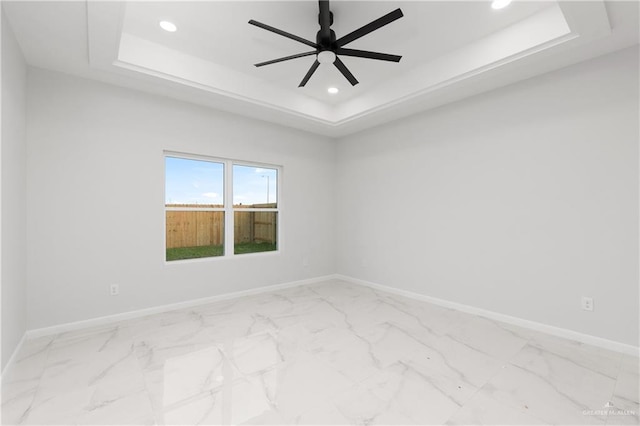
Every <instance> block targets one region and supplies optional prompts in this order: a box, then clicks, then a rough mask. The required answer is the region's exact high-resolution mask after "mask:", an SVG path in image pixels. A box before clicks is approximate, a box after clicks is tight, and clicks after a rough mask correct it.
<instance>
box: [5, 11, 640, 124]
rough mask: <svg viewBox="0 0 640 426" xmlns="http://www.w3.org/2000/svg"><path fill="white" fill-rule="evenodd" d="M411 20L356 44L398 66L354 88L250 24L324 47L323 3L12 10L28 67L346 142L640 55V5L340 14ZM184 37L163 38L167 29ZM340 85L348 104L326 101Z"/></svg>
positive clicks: (377, 71) (351, 21) (358, 62)
mask: <svg viewBox="0 0 640 426" xmlns="http://www.w3.org/2000/svg"><path fill="white" fill-rule="evenodd" d="M398 7H400V8H401V9H402V11H403V13H404V15H405V16H404V17H403V18H401V19H399V20H397V21H395V22H393V23H391V24H389V25H387V26H385V27H383V28H381V29H379V30H377V31H375V32H373V33H371V34H369V35H367V36H365V37H363V38H361V39H359V40H356V41H354V42H353V43H351V44H349V45H348V47H350V48H353V49H363V50H372V51H379V52H384V53H391V54H398V55H402V56H403V58H402V60H401V61H400V63H390V62H384V61H375V60H369V59H360V58H352V57H342V60H343V61H344V63H345V64H346V65H347V66H348V67H349V69H350V70H351V72H352V73H353V74H354V75H355V76H356V78H357V79H358V80H359V81H360V84H358V85H357V86H354V87H352V86H351V85H350V84H349V83H348V82H347V81H346V79H345V78H344V77H343V76H342V75H341V74H340V73H339V72H338V71H337V70H336V69H335V67H333V66H332V65H330V64H329V65H327V64H323V65H321V66H320V68H319V69H318V70H317V72H316V73H315V74H314V75H313V77H312V78H311V80H310V81H309V83H308V84H307V86H306V87H304V88H299V87H298V83H299V82H300V80H301V79H302V77H303V76H304V75H305V73H306V72H307V70H308V68H309V67H310V66H311V64H312V63H313V61H314V56H308V57H304V58H299V59H294V60H291V61H287V62H282V63H278V64H273V65H269V66H265V67H260V68H256V67H254V66H253V64H254V63H257V62H261V61H265V60H269V59H274V58H278V57H282V56H287V55H291V54H295V53H301V52H306V51H309V50H311V49H310V48H309V47H308V46H305V45H303V44H301V43H297V42H295V41H293V40H289V39H287V38H285V37H281V36H279V35H277V34H274V33H271V32H268V31H265V30H262V29H260V28H257V27H254V26H252V25H249V24H248V21H249V19H255V20H257V21H260V22H263V23H265V24H268V25H271V26H274V27H277V28H280V29H283V30H285V31H287V32H290V33H293V34H296V35H299V36H301V37H303V38H306V39H309V40H312V41H315V33H316V32H317V31H318V29H319V27H318V23H317V14H318V3H317V2H316V1H254V2H248V1H227V2H223V1H208V2H202V1H200V2H185V1H179V2H169V1H161V2H116V1H111V2H93V1H91V2H88V3H86V2H56V1H49V2H7V1H4V2H3V8H4V10H5V12H6V15H7V17H8V19H9V22H10V24H11V26H12V28H13V30H14V32H15V33H16V37H17V39H18V42H19V43H20V45H21V48H22V49H23V52H24V54H25V58H26V60H27V62H28V63H29V64H31V65H33V66H37V67H43V68H48V69H53V70H57V71H62V72H67V73H71V74H76V75H80V76H83V77H87V78H95V79H99V80H103V81H108V82H111V83H115V84H120V85H124V86H127V87H133V88H137V89H140V90H144V91H148V92H153V93H160V94H163V95H167V96H171V97H174V98H178V99H182V100H186V101H190V102H195V103H198V104H203V105H208V106H213V107H215V108H221V109H225V110H229V111H232V112H236V113H240V114H244V115H248V116H252V117H256V118H260V119H264V120H268V121H273V122H276V123H280V124H284V125H288V126H292V127H296V128H301V129H304V130H308V131H313V132H317V133H321V134H325V135H329V136H342V135H346V134H349V133H352V132H355V131H358V130H361V129H363V128H367V127H370V126H372V125H377V124H380V123H383V122H386V121H389V120H392V119H396V118H398V117H402V116H405V115H408V114H412V113H415V112H417V111H420V110H424V109H428V108H432V107H435V106H438V105H442V104H444V103H448V102H452V101H455V100H458V99H462V98H464V97H467V96H471V95H474V94H476V93H480V92H483V91H487V90H491V89H493V88H496V87H500V86H503V85H505V84H510V83H512V82H515V81H518V80H522V79H524V78H529V77H531V76H534V75H536V74H540V73H543V72H547V71H550V70H553V69H557V68H560V67H563V66H567V65H569V64H572V63H575V62H578V61H582V60H585V59H589V58H592V57H595V56H598V55H601V54H604V53H607V52H611V51H615V50H618V49H622V48H625V47H629V46H632V45H634V44H637V43H638V41H639V40H638V3H637V2H635V1H633V2H606V3H605V2H603V1H599V0H597V1H586V2H575V1H572V2H555V1H545V2H543V1H534V2H527V1H518V0H515V1H514V2H513V3H512V4H511V5H509V6H508V7H507V8H505V9H502V10H497V11H496V10H493V9H492V8H491V7H490V2H489V1H446V2H436V1H406V2H396V1H337V0H336V1H332V2H331V10H332V12H333V13H334V24H333V26H332V29H333V30H334V31H335V32H336V34H337V37H338V38H339V37H340V36H341V35H345V34H346V33H348V32H351V31H353V30H354V29H356V28H359V27H361V26H362V25H364V24H366V23H368V22H370V21H372V20H374V19H376V18H378V17H380V16H382V15H384V14H386V13H388V12H390V11H392V10H393V9H395V8H398ZM163 19H166V20H170V21H172V22H174V23H175V24H176V25H177V26H178V31H177V32H175V33H167V32H165V31H163V30H162V29H160V28H159V26H158V22H159V21H160V20H163ZM329 86H335V87H338V88H339V89H340V93H339V94H337V95H329V94H328V93H327V91H326V89H327V88H328V87H329Z"/></svg>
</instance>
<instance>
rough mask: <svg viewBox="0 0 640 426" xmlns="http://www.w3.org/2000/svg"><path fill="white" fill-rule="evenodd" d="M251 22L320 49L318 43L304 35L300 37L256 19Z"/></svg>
mask: <svg viewBox="0 0 640 426" xmlns="http://www.w3.org/2000/svg"><path fill="white" fill-rule="evenodd" d="M249 23H250V24H251V25H255V26H256V27H259V28H262V29H263V30H267V31H271V32H272V33H276V34H279V35H281V36H283V37H287V38H290V39H291V40H295V41H297V42H300V43H302V44H306V45H307V46H311V47H313V48H315V49H318V48H319V47H320V46H318V45H317V44H316V43H314V42H312V41H309V40H306V39H304V38H302V37H298V36H297V35H294V34H291V33H288V32H286V31H282V30H279V29H277V28H274V27H272V26H270V25H267V24H263V23H262V22H258V21H254V20H253V19H251V20H250V21H249Z"/></svg>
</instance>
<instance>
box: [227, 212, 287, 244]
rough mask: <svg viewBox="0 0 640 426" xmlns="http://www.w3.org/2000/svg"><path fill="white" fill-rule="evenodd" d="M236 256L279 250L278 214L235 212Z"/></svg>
mask: <svg viewBox="0 0 640 426" xmlns="http://www.w3.org/2000/svg"><path fill="white" fill-rule="evenodd" d="M233 218H234V231H235V233H234V239H235V241H234V250H233V252H234V253H235V254H244V253H257V252H261V251H274V250H277V241H276V239H277V235H278V233H277V223H278V213H277V212H243V211H235V212H234V213H233Z"/></svg>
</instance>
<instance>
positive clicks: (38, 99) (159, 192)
mask: <svg viewBox="0 0 640 426" xmlns="http://www.w3.org/2000/svg"><path fill="white" fill-rule="evenodd" d="M28 102H29V109H28V123H29V125H28V130H27V141H28V184H27V185H28V191H27V194H28V195H27V207H28V282H29V289H28V306H29V324H28V326H29V328H30V329H31V328H39V327H45V326H52V325H56V324H61V323H65V322H70V321H76V320H84V319H88V318H94V317H98V316H103V315H109V314H115V313H120V312H127V311H131V310H135V309H141V308H147V307H154V306H158V305H163V304H169V303H175V302H179V301H184V300H191V299H196V298H202V297H207V296H213V295H217V294H224V293H229V292H234V291H240V290H245V289H250V288H254V287H259V286H265V285H270V284H278V283H284V282H290V281H295V280H300V279H305V278H311V277H318V276H322V275H326V274H331V273H333V272H334V271H335V264H334V257H333V245H334V239H333V228H334V223H333V215H332V209H333V192H332V191H333V188H334V177H333V176H334V167H335V144H334V142H333V141H331V140H329V139H328V138H325V137H321V136H315V135H310V134H307V133H303V132H300V131H296V130H291V129H287V128H283V127H278V126H275V125H271V124H267V123H264V122H260V121H255V120H251V119H246V118H241V117H239V116H235V115H231V114H227V113H222V112H216V111H213V110H210V109H206V108H202V107H198V106H194V105H190V104H187V103H182V102H178V101H174V100H170V99H167V98H163V97H159V96H152V95H147V94H142V93H139V92H135V91H131V90H128V89H123V88H118V87H115V86H109V85H105V84H102V83H97V82H92V81H89V80H82V79H78V78H75V77H71V76H66V75H63V74H58V73H54V72H49V71H44V70H38V69H30V70H29V74H28ZM163 150H172V151H180V152H188V153H195V154H202V155H210V156H216V157H224V158H232V159H241V160H249V161H256V162H264V163H271V164H277V165H282V166H283V167H284V168H283V184H282V187H281V199H280V201H281V202H282V211H281V213H280V224H281V226H282V234H281V236H282V238H281V241H280V243H281V245H282V251H281V253H280V254H276V255H274V254H265V255H255V256H254V255H251V256H249V257H246V256H245V257H242V256H240V257H238V258H236V259H210V260H203V261H195V262H187V263H173V264H165V262H164V210H163V209H164V159H163ZM305 256H306V257H308V258H309V262H310V265H309V266H308V267H304V266H303V263H302V259H303V257H305ZM111 283H118V284H120V295H119V296H117V297H111V296H109V285H110V284H111Z"/></svg>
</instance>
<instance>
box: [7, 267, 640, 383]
mask: <svg viewBox="0 0 640 426" xmlns="http://www.w3.org/2000/svg"><path fill="white" fill-rule="evenodd" d="M332 279H339V280H342V281H346V282H349V283H352V284H358V285H363V286H366V287H370V288H374V289H377V290H381V291H385V292H387V293H392V294H397V295H399V296H404V297H408V298H410V299H415V300H420V301H424V302H428V303H433V304H434V305H439V306H444V307H446V308H451V309H455V310H458V311H461V312H466V313H470V314H474V315H479V316H483V317H485V318H489V319H492V320H496V321H501V322H504V323H507V324H513V325H517V326H520V327H523V328H528V329H531V330H535V331H539V332H542V333H547V334H551V335H554V336H558V337H563V338H566V339H571V340H575V341H578V342H582V343H587V344H590V345H593V346H599V347H602V348H605V349H609V350H612V351H616V352H621V353H625V354H629V355H635V356H638V354H639V353H640V348H638V347H636V346H632V345H628V344H625V343H620V342H616V341H613V340H608V339H604V338H601V337H596V336H592V335H589V334H584V333H579V332H577V331H573V330H569V329H566V328H560V327H555V326H552V325H548V324H544V323H540V322H536V321H530V320H526V319H523V318H517V317H513V316H510V315H505V314H500V313H498V312H493V311H488V310H486V309H481V308H477V307H474V306H470V305H464V304H462V303H456V302H451V301H448V300H444V299H438V298H436V297H431V296H427V295H424V294H420V293H415V292H412V291H407V290H401V289H398V288H394V287H389V286H385V285H382V284H377V283H373V282H370V281H365V280H361V279H357V278H353V277H349V276H346V275H341V274H334V275H325V276H321V277H316V278H310V279H306V280H300V281H291V282H288V283H283V284H275V285H270V286H265V287H259V288H254V289H250V290H243V291H237V292H233V293H226V294H221V295H217V296H211V297H205V298H201V299H194V300H187V301H184V302H178V303H172V304H169V305H162V306H156V307H153V308H147V309H140V310H136V311H130V312H123V313H120V314H115V315H108V316H103V317H98V318H92V319H88V320H83V321H77V322H71V323H66V324H59V325H55V326H52V327H45V328H38V329H34V330H28V331H27V332H26V333H25V336H23V338H22V340H21V341H20V343H19V344H18V347H17V348H16V350H15V351H14V353H13V355H12V357H11V359H10V360H9V362H8V363H7V366H9V365H10V364H11V363H12V362H13V359H14V357H15V356H16V354H17V353H18V350H19V349H20V348H21V347H22V344H23V342H24V340H25V338H26V339H33V338H36V337H41V336H48V335H52V334H58V333H63V332H67V331H73V330H79V329H83V328H87V327H95V326H100V325H108V324H113V323H116V322H120V321H124V320H128V319H134V318H140V317H144V316H147V315H153V314H158V313H162V312H168V311H173V310H176V309H184V308H189V307H193V306H199V305H204V304H207V303H213V302H219V301H222V300H230V299H236V298H239V297H243V296H252V295H256V294H261V293H266V292H269V291H274V290H282V289H286V288H291V287H297V286H301V285H306V284H313V283H317V282H322V281H328V280H332ZM7 366H5V369H4V370H3V373H4V371H6V368H7Z"/></svg>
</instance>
